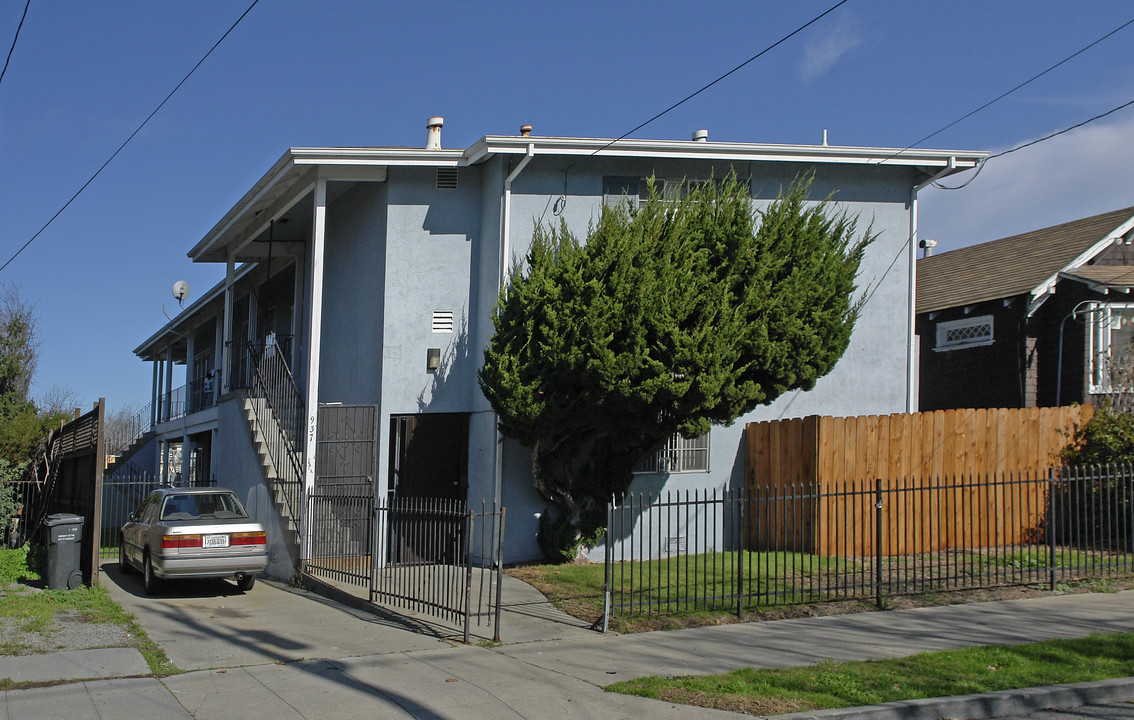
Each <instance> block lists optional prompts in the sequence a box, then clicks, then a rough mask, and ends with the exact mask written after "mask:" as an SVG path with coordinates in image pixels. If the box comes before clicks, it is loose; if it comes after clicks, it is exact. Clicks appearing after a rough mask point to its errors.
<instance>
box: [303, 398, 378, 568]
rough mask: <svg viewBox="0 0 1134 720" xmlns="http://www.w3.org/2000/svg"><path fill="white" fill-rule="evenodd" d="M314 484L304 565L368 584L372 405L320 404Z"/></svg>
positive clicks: (374, 436)
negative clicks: (306, 554)
mask: <svg viewBox="0 0 1134 720" xmlns="http://www.w3.org/2000/svg"><path fill="white" fill-rule="evenodd" d="M318 441H319V442H318V446H317V450H316V456H315V489H314V491H313V492H312V493H311V494H310V497H309V498H308V504H307V512H308V514H307V543H308V544H307V548H308V556H307V559H306V560H305V561H304V569H305V570H306V571H307V572H309V573H311V574H313V575H320V576H323V577H326V578H329V579H332V580H337V581H339V582H345V583H348V584H351V585H360V586H364V587H365V586H368V585H369V583H370V575H371V567H372V562H371V560H372V558H373V555H374V546H375V543H374V540H375V538H374V520H373V518H374V469H375V466H376V464H377V460H378V407H377V406H376V405H320V406H319V436H318Z"/></svg>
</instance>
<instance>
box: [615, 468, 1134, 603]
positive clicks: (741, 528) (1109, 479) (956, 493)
mask: <svg viewBox="0 0 1134 720" xmlns="http://www.w3.org/2000/svg"><path fill="white" fill-rule="evenodd" d="M605 553H606V564H605V568H606V588H607V591H606V602H605V606H606V612H605V615H604V617H610V616H612V615H613V616H633V615H648V614H663V615H664V614H675V613H682V612H690V611H698V610H718V611H719V610H729V611H734V612H736V613H737V614H739V615H743V613H744V612H745V611H748V610H756V609H761V608H767V607H774V606H778V605H787V604H798V603H807V602H821V601H830V600H843V599H873V600H874V601H876V602H878V603H880V604H882V603H884V602H885V598H886V597H887V596H891V595H904V594H918V593H931V592H943V591H953V590H969V589H978V588H988V587H998V586H1010V585H1021V584H1043V585H1045V586H1048V587H1051V588H1053V589H1054V588H1055V587H1057V586H1058V585H1059V584H1060V583H1064V582H1073V581H1079V580H1091V579H1099V578H1110V577H1118V576H1129V575H1134V469H1132V468H1131V467H1130V466H1121V467H1107V468H1082V469H1065V470H1063V471H1062V472H1059V473H1054V472H1053V473H1051V474H1049V475H1046V476H1040V477H1035V476H1031V475H1028V474H1025V473H1020V474H1009V475H996V476H990V477H967V478H956V479H947V480H932V481H916V482H915V481H912V480H911V481H905V480H903V481H893V482H883V481H880V480H879V481H871V482H868V483H844V484H835V485H827V486H824V487H822V488H817V487H814V486H812V485H800V486H796V487H787V488H783V487H780V488H772V489H759V488H757V489H754V490H751V491H747V490H746V491H724V492H712V491H709V492H693V493H670V494H667V495H664V496H661V497H653V498H651V497H645V496H627V497H625V498H623V499H622V500H621V501H620V502H618V503H612V504H611V505H610V506H609V507H608V519H607V532H606V547H605Z"/></svg>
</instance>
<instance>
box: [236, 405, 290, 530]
mask: <svg viewBox="0 0 1134 720" xmlns="http://www.w3.org/2000/svg"><path fill="white" fill-rule="evenodd" d="M240 409H241V412H242V413H243V415H244V419H245V421H246V422H247V423H248V432H249V434H250V436H251V439H252V447H253V449H254V450H255V451H256V455H257V456H258V457H259V458H260V467H261V469H262V470H263V473H264V475H263V477H264V484H265V485H266V486H267V487H268V489H269V490H270V491H271V498H272V504H273V505H274V506H275V509H276V512H277V513H278V514H279V516H280V518H281V519H282V520H283V525H284V528H283V529H284V531H285V533H286V534H287V538H286V539H287V543H288V545H289V546H294V547H296V548H298V546H299V525H300V518H301V515H302V508H300V507H297V505H298V503H297V502H296V501H295V500H296V499H297V498H300V497H302V494H303V493H302V489H303V478H302V477H301V476H300V475H299V473H298V472H297V468H296V466H295V464H294V463H292V462H288V461H285V462H282V463H280V464H279V465H277V463H276V461H275V459H274V458H273V457H272V453H271V451H270V447H271V440H270V438H272V435H273V434H278V433H280V432H281V431H280V429H279V426H278V424H277V423H276V421H275V417H274V415H273V414H272V411H271V408H270V407H269V406H268V401H267V400H265V399H263V398H257V397H247V396H246V397H244V398H243V399H241V401H240Z"/></svg>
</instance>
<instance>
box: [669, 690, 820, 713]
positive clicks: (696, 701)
mask: <svg viewBox="0 0 1134 720" xmlns="http://www.w3.org/2000/svg"><path fill="white" fill-rule="evenodd" d="M658 699H659V700H663V701H665V702H670V703H675V704H678V705H697V706H699V707H706V708H713V709H714V710H727V711H729V712H735V713H744V714H746V715H759V716H768V715H783V714H784V713H792V712H802V711H804V710H815V709H816V708H817V707H818V705H816V704H815V703H812V702H808V701H806V700H801V699H786V698H780V699H774V700H773V699H767V698H759V697H744V696H742V695H726V696H718V695H711V694H709V693H704V692H692V691H690V690H685V689H683V688H671V689H667V690H663V691H662V692H661V696H660V697H659V698H658Z"/></svg>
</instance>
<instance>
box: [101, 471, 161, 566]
mask: <svg viewBox="0 0 1134 720" xmlns="http://www.w3.org/2000/svg"><path fill="white" fill-rule="evenodd" d="M159 487H162V484H161V482H160V481H159V480H158V479H157V478H155V477H154V474H153V473H150V472H146V471H145V470H142V469H141V468H140V467H138V466H137V465H135V464H133V463H131V462H126V463H123V464H122V465H121V466H120V467H118V468H116V469H115V471H114V473H113V474H112V475H107V476H105V477H103V479H102V536H101V537H100V538H99V553H98V554H99V558H101V559H104V560H105V559H109V558H116V557H118V548H119V545H120V544H121V543H120V541H119V534H118V531H119V529H120V528H121V527H122V525H123V524H125V522H126V518H127V517H128V516H129V515H130V513H132V512H134V511H135V510H137V509H138V505H140V504H141V502H142V500H143V499H144V498H145V497H146V496H147V495H149V494H150V493H151V492H153V491H154V490H156V489H158V488H159Z"/></svg>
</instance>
